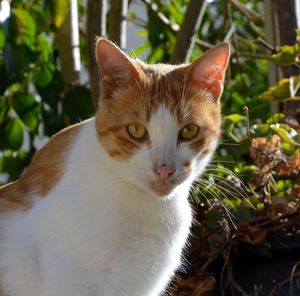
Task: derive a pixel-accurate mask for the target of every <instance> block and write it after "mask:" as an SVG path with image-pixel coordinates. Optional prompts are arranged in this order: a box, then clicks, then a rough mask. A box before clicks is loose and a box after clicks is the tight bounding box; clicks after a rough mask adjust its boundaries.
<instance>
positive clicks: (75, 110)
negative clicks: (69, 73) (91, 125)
mask: <svg viewBox="0 0 300 296" xmlns="http://www.w3.org/2000/svg"><path fill="white" fill-rule="evenodd" d="M63 108H64V111H65V113H66V114H67V115H68V117H69V119H70V122H71V123H76V122H78V121H79V120H83V119H86V118H89V117H90V116H92V115H93V113H94V107H93V103H92V100H91V94H90V92H89V90H88V89H87V88H85V87H83V86H75V87H74V88H73V89H71V90H70V91H69V92H68V93H67V94H66V96H65V98H64V100H63Z"/></svg>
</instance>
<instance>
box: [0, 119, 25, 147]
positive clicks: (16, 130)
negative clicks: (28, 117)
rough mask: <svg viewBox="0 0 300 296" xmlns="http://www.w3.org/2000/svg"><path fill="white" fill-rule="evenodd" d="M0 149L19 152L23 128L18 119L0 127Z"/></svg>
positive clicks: (10, 120)
mask: <svg viewBox="0 0 300 296" xmlns="http://www.w3.org/2000/svg"><path fill="white" fill-rule="evenodd" d="M0 139H1V143H0V147H2V148H4V149H12V150H19V149H20V148H21V146H22V144H23V141H24V126H23V124H22V121H21V120H20V119H18V118H11V119H9V120H8V121H6V122H5V123H3V125H2V126H1V127H0Z"/></svg>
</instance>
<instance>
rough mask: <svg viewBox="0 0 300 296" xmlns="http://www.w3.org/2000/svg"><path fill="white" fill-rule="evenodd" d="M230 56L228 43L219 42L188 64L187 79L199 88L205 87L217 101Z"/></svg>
mask: <svg viewBox="0 0 300 296" xmlns="http://www.w3.org/2000/svg"><path fill="white" fill-rule="evenodd" d="M229 58H230V44H229V43H228V42H224V43H221V44H219V45H217V46H215V47H213V48H212V49H211V50H209V51H207V52H206V53H205V54H204V55H202V56H201V57H200V58H199V59H197V60H196V61H194V62H193V63H192V64H191V65H190V66H188V75H189V79H190V81H191V82H192V84H194V86H196V87H197V88H200V89H207V90H208V91H209V92H210V93H211V94H212V95H213V98H214V101H218V100H219V98H220V96H221V94H222V91H223V83H224V78H225V72H226V69H227V66H228V62H229Z"/></svg>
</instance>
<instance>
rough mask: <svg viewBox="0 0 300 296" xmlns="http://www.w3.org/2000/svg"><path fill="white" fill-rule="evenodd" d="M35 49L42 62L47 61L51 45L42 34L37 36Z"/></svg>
mask: <svg viewBox="0 0 300 296" xmlns="http://www.w3.org/2000/svg"><path fill="white" fill-rule="evenodd" d="M37 49H38V51H39V52H40V55H41V60H42V61H43V62H48V61H49V57H50V54H51V53H52V47H51V45H50V43H49V41H48V39H47V38H46V37H45V36H43V35H42V34H40V35H39V36H38V37H37Z"/></svg>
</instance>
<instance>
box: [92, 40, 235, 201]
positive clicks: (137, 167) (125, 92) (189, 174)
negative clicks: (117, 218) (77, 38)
mask: <svg viewBox="0 0 300 296" xmlns="http://www.w3.org/2000/svg"><path fill="white" fill-rule="evenodd" d="M229 55H230V47H229V44H228V43H222V44H220V45H218V46H216V47H214V48H213V49H211V50H210V51H208V52H207V53H205V54H204V55H202V56H201V57H200V58H199V59H197V60H196V61H195V62H193V63H192V64H191V65H177V66H171V65H164V64H157V65H147V64H144V63H143V62H141V61H139V60H136V59H131V58H129V57H128V56H127V55H126V54H124V53H123V52H122V51H121V50H120V49H119V48H118V47H117V46H115V45H114V44H113V43H111V42H109V41H107V40H106V39H103V38H100V39H98V41H97V46H96V58H97V62H98V65H99V75H100V85H101V97H100V105H99V110H98V112H97V115H96V130H97V134H98V139H99V141H100V142H101V144H102V146H103V147H104V149H105V150H106V152H107V154H108V156H109V158H110V160H111V161H112V162H111V163H112V164H113V165H114V166H115V168H117V171H118V174H119V175H120V176H121V177H122V178H123V179H124V180H127V181H128V182H131V183H132V184H134V185H136V186H138V187H140V188H144V189H146V190H148V191H151V192H153V193H155V194H157V195H159V196H166V195H169V194H170V193H172V192H173V191H174V190H175V189H178V188H180V187H181V186H189V185H190V184H191V183H192V182H193V180H194V179H195V178H196V177H197V176H198V175H199V174H201V172H202V171H203V169H204V168H205V166H206V165H207V163H208V161H209V159H210V157H211V155H212V153H213V152H214V151H215V149H216V146H217V142H218V139H219V136H220V123H221V115H220V101H219V100H220V96H221V94H222V90H223V82H224V75H225V71H226V68H227V65H228V60H229Z"/></svg>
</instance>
